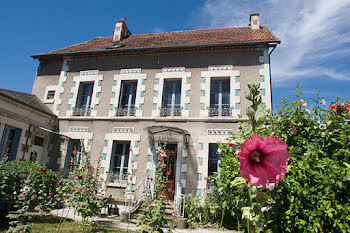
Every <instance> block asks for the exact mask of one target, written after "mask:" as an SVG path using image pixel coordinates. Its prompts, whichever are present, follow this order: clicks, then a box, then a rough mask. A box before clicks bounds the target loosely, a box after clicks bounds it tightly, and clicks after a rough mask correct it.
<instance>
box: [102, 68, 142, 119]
mask: <svg viewBox="0 0 350 233" xmlns="http://www.w3.org/2000/svg"><path fill="white" fill-rule="evenodd" d="M134 70H135V72H133V71H134ZM136 71H137V73H136ZM146 78H147V74H141V69H140V68H138V69H122V70H121V74H116V75H114V81H115V82H116V83H115V85H114V86H113V87H112V93H115V94H114V98H113V97H112V98H111V99H110V106H111V108H110V110H109V112H108V116H110V117H113V116H115V108H118V105H119V96H120V90H121V82H122V81H124V80H130V81H132V80H136V81H137V86H136V98H135V108H136V112H135V116H137V117H141V116H142V113H143V110H142V109H140V105H143V104H144V102H145V97H144V93H143V95H142V97H141V92H145V90H146V86H145V80H146ZM142 80H144V81H142ZM126 117H134V116H126Z"/></svg>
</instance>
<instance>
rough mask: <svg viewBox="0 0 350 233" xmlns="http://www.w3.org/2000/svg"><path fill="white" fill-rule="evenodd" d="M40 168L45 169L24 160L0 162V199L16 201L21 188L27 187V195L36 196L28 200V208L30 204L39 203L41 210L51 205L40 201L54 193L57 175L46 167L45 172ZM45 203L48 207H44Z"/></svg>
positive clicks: (35, 204)
mask: <svg viewBox="0 0 350 233" xmlns="http://www.w3.org/2000/svg"><path fill="white" fill-rule="evenodd" d="M41 169H46V168H45V167H44V166H42V165H40V164H38V163H35V162H26V161H9V162H3V163H1V164H0V199H5V200H7V201H13V202H15V203H17V202H18V200H19V198H20V194H21V190H22V189H23V188H24V187H28V188H29V189H30V191H29V192H28V196H29V197H32V196H36V197H37V198H33V199H32V200H30V201H29V203H28V204H30V210H31V208H32V206H37V205H38V204H39V203H41V204H42V205H43V206H42V207H41V209H42V210H45V209H46V208H49V206H51V207H52V204H53V203H42V202H43V201H44V200H45V199H46V197H47V195H51V194H52V193H55V190H56V184H57V176H56V174H55V173H54V172H53V171H51V170H50V169H47V171H46V172H45V174H44V173H43V172H42V171H41ZM46 205H47V206H48V207H46Z"/></svg>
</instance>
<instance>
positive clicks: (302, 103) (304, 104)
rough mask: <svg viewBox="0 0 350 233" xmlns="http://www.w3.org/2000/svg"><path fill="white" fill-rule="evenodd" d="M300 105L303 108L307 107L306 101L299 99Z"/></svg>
mask: <svg viewBox="0 0 350 233" xmlns="http://www.w3.org/2000/svg"><path fill="white" fill-rule="evenodd" d="M300 103H301V105H302V106H304V107H306V106H307V101H306V100H303V99H301V100H300Z"/></svg>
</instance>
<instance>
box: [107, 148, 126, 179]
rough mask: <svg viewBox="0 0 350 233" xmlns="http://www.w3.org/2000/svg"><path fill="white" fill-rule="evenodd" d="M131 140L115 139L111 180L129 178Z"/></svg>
mask: <svg viewBox="0 0 350 233" xmlns="http://www.w3.org/2000/svg"><path fill="white" fill-rule="evenodd" d="M129 153H130V141H114V142H113V149H112V156H111V163H110V170H109V172H110V175H111V180H127V178H128V166H129Z"/></svg>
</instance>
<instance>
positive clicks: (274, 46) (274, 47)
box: [269, 44, 277, 111]
mask: <svg viewBox="0 0 350 233" xmlns="http://www.w3.org/2000/svg"><path fill="white" fill-rule="evenodd" d="M271 47H273V49H272V50H271V52H270V53H269V73H270V92H271V95H270V98H271V111H272V109H273V104H272V81H271V80H272V79H271V54H272V52H273V51H274V50H275V49H276V47H277V44H273V45H271Z"/></svg>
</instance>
